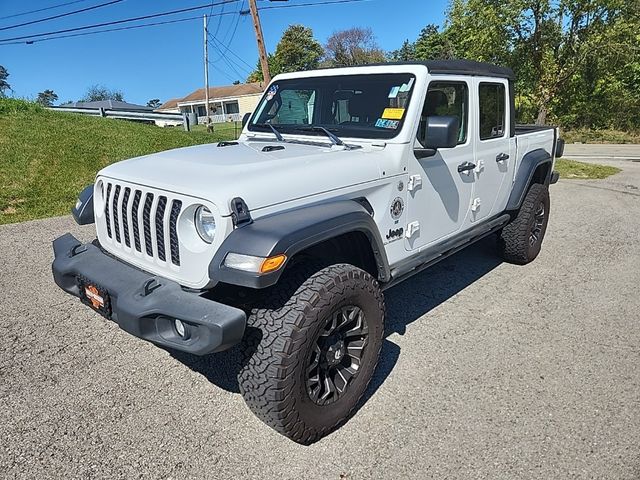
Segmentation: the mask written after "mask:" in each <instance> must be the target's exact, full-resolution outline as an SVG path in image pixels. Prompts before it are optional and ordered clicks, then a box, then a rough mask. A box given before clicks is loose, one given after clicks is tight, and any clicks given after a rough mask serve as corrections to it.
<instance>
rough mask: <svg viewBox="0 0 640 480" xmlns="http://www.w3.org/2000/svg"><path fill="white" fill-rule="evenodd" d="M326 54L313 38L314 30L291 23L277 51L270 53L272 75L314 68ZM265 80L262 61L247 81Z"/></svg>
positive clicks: (269, 60)
mask: <svg viewBox="0 0 640 480" xmlns="http://www.w3.org/2000/svg"><path fill="white" fill-rule="evenodd" d="M323 54H324V50H323V49H322V45H320V43H319V42H318V41H317V40H316V39H315V38H313V30H311V29H310V28H308V27H305V26H303V25H291V26H289V27H288V28H287V29H286V30H285V31H284V33H283V34H282V38H281V39H280V41H279V42H278V45H277V46H276V51H275V52H274V53H273V54H270V55H268V63H269V71H270V73H271V75H272V76H275V75H278V74H280V73H288V72H298V71H304V70H313V69H314V68H318V67H319V66H320V59H321V58H322V56H323ZM262 80H264V77H263V75H262V68H261V66H260V62H258V65H257V67H256V70H255V71H254V72H253V73H252V74H251V75H250V76H249V78H248V79H247V81H249V82H260V81H262Z"/></svg>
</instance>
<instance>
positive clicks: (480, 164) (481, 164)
mask: <svg viewBox="0 0 640 480" xmlns="http://www.w3.org/2000/svg"><path fill="white" fill-rule="evenodd" d="M483 170H484V160H478V164H477V165H476V173H480V172H482V171H483Z"/></svg>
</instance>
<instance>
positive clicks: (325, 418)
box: [238, 264, 384, 444]
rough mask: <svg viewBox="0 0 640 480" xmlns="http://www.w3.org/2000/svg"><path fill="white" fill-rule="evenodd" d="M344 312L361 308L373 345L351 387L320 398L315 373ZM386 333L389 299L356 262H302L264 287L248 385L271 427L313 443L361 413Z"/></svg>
mask: <svg viewBox="0 0 640 480" xmlns="http://www.w3.org/2000/svg"><path fill="white" fill-rule="evenodd" d="M354 307H356V309H355V310H354ZM336 312H357V316H358V317H359V318H362V319H364V321H366V345H365V348H364V350H363V352H362V354H361V358H360V360H359V368H358V371H357V374H356V375H354V376H353V377H352V378H351V379H350V380H349V383H348V384H347V387H346V390H345V391H344V393H342V394H341V395H340V396H339V397H338V396H337V395H336V398H334V399H333V401H330V402H324V401H323V402H318V399H317V398H316V399H315V401H314V400H313V399H312V395H310V392H309V383H308V381H309V375H308V371H309V368H310V367H313V365H315V364H317V353H316V352H317V345H318V339H319V337H320V336H321V335H323V332H324V334H325V335H326V332H327V331H329V330H330V329H328V328H327V325H328V322H329V323H330V322H331V320H330V319H331V318H333V317H335V315H336ZM360 313H361V315H360ZM339 315H342V313H339ZM347 316H348V313H347ZM355 316H356V314H354V316H353V318H355ZM383 332H384V300H383V296H382V293H381V291H380V288H379V286H378V282H377V281H376V280H375V279H374V278H373V277H371V275H369V274H368V273H366V272H365V271H363V270H361V269H359V268H356V267H354V266H352V265H348V264H338V265H332V266H329V267H326V268H323V269H321V270H319V271H316V272H314V271H313V269H311V270H310V269H309V268H307V267H304V266H299V267H294V268H292V270H291V271H289V272H285V274H284V275H283V277H282V278H281V280H280V282H279V283H278V285H277V286H275V287H273V288H271V289H269V290H267V291H265V292H264V297H263V299H262V300H261V301H259V304H258V305H257V306H256V308H254V309H253V310H252V312H251V315H250V316H249V319H248V332H247V335H246V340H245V343H244V350H245V360H244V362H243V367H242V368H241V370H240V373H239V378H238V383H239V386H240V391H241V392H242V395H243V397H244V399H245V401H246V403H247V405H248V406H249V407H250V408H251V410H252V411H253V412H254V413H255V414H256V415H257V416H258V418H260V419H261V420H262V421H264V422H265V423H266V424H267V425H269V426H270V427H272V428H273V429H275V430H276V431H278V432H279V433H281V434H283V435H285V436H287V437H289V438H291V439H292V440H294V441H296V442H298V443H302V444H310V443H313V442H315V441H317V440H319V439H320V438H322V437H323V436H325V435H327V434H328V433H330V432H331V431H333V430H334V429H335V428H337V427H338V426H340V425H341V424H342V423H344V422H345V421H346V420H347V419H348V418H349V416H350V415H351V413H352V412H353V410H354V408H355V407H356V405H357V404H358V401H359V400H360V398H361V397H362V394H363V393H364V391H365V389H366V388H367V385H368V384H369V382H370V380H371V377H372V375H373V372H374V370H375V367H376V364H377V362H378V357H379V354H380V347H381V345H382V338H383ZM331 353H335V352H334V351H333V350H332V351H331ZM345 358H346V356H345ZM319 403H320V404H319Z"/></svg>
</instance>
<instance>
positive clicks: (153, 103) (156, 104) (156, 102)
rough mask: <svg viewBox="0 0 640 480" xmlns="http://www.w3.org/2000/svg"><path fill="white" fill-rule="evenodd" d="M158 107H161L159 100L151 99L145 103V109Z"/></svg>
mask: <svg viewBox="0 0 640 480" xmlns="http://www.w3.org/2000/svg"><path fill="white" fill-rule="evenodd" d="M160 105H162V103H161V102H160V99H159V98H152V99H151V100H149V101H148V102H147V107H151V108H158V107H159V106H160Z"/></svg>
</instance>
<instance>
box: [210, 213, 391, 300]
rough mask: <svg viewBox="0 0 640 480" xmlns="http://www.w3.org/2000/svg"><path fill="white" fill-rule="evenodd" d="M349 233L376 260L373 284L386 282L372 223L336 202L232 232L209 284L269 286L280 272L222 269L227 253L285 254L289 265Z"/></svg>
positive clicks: (279, 215)
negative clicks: (363, 240)
mask: <svg viewBox="0 0 640 480" xmlns="http://www.w3.org/2000/svg"><path fill="white" fill-rule="evenodd" d="M351 232H362V233H364V234H365V235H366V236H367V238H368V240H369V243H370V244H371V249H372V251H373V255H374V257H375V260H376V266H377V269H378V280H380V281H381V282H386V281H388V280H389V278H390V270H389V262H388V260H387V256H386V253H385V250H384V244H383V243H382V238H381V237H380V233H379V231H378V226H377V225H376V223H375V221H374V219H373V217H372V216H371V215H370V214H369V212H368V211H367V210H366V209H365V208H364V207H363V206H362V205H361V204H359V203H358V202H356V201H353V200H339V201H335V202H330V203H323V204H317V205H311V206H308V207H302V208H296V209H292V210H287V211H284V212H279V213H276V214H273V215H269V216H266V217H262V218H258V219H256V220H254V221H253V222H252V223H249V224H247V225H244V226H242V227H239V228H236V229H235V230H234V231H233V232H231V234H230V235H229V236H228V237H227V238H226V239H225V240H224V241H223V242H222V245H221V246H220V248H219V249H218V251H217V252H216V254H215V255H214V257H213V260H211V263H210V264H209V278H211V280H212V281H214V282H222V283H227V284H231V285H239V286H245V287H251V288H265V287H269V286H271V285H275V284H276V283H277V282H278V280H279V278H280V275H281V274H282V271H283V270H284V268H285V267H281V268H280V269H279V270H277V271H275V272H271V273H267V274H255V273H249V272H244V271H241V270H235V269H232V268H228V267H226V266H225V265H224V259H225V257H226V256H227V254H228V253H230V252H233V253H240V254H244V255H252V256H256V257H265V258H266V257H271V256H274V255H279V254H285V255H286V256H287V261H289V260H290V259H291V258H292V257H293V256H294V255H295V254H297V253H299V252H301V251H303V250H305V249H307V248H309V247H312V246H313V245H317V244H319V243H321V242H324V241H325V240H329V239H331V238H335V237H337V236H339V235H343V234H345V233H351Z"/></svg>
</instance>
